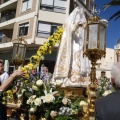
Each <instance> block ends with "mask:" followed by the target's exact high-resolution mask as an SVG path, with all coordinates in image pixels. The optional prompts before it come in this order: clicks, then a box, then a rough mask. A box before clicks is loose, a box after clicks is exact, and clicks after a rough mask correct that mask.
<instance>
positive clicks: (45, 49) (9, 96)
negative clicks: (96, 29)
mask: <svg viewBox="0 0 120 120" xmlns="http://www.w3.org/2000/svg"><path fill="white" fill-rule="evenodd" d="M62 33H63V29H62V26H58V27H57V30H56V31H55V32H54V33H53V35H52V36H50V37H49V38H48V41H46V42H44V44H43V45H42V46H40V47H39V48H38V50H37V52H36V54H35V55H32V56H31V57H30V63H29V64H27V65H25V66H24V67H21V68H20V70H22V71H23V72H24V73H25V76H24V80H22V79H21V78H20V79H21V80H20V83H19V84H20V85H19V87H20V89H19V91H18V92H17V97H18V98H21V97H22V96H23V94H24V91H25V89H27V86H29V84H28V79H29V72H30V70H32V69H34V68H36V67H37V66H38V65H39V63H40V60H41V59H43V56H44V55H45V54H50V53H51V52H52V49H53V47H54V45H55V44H56V43H59V42H60V39H61V36H62ZM14 86H15V85H13V88H14ZM23 89H24V90H23ZM13 99H14V98H13V89H12V90H7V91H6V92H4V93H3V101H4V102H3V103H4V104H5V103H6V102H7V103H8V102H10V100H13Z"/></svg>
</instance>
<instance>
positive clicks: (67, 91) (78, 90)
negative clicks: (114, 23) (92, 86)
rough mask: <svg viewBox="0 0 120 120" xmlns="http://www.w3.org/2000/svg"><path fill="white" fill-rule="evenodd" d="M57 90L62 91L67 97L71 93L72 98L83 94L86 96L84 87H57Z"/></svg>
mask: <svg viewBox="0 0 120 120" xmlns="http://www.w3.org/2000/svg"><path fill="white" fill-rule="evenodd" d="M57 90H58V91H59V92H64V94H65V96H66V97H67V98H69V97H70V96H72V95H73V97H74V98H76V97H78V96H80V95H83V96H84V97H86V87H57Z"/></svg>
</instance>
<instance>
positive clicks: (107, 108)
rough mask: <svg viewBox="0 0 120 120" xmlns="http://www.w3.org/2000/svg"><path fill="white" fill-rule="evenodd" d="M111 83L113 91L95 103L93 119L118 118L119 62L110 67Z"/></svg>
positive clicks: (119, 91)
mask: <svg viewBox="0 0 120 120" xmlns="http://www.w3.org/2000/svg"><path fill="white" fill-rule="evenodd" d="M111 83H112V86H113V87H114V88H115V90H116V91H115V92H113V93H111V94H109V95H107V96H105V97H102V98H100V99H98V100H97V101H96V103H95V120H120V62H118V63H116V64H114V65H113V67H112V69H111Z"/></svg>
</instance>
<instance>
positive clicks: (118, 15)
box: [104, 0, 120, 20]
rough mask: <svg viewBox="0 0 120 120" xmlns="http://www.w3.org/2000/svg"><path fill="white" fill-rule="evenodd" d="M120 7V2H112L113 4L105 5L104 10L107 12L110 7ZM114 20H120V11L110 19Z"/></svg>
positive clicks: (116, 0) (113, 0) (119, 0)
mask: <svg viewBox="0 0 120 120" xmlns="http://www.w3.org/2000/svg"><path fill="white" fill-rule="evenodd" d="M119 5H120V0H112V1H111V2H109V3H106V4H105V5H104V10H106V9H107V8H108V7H109V6H119ZM113 18H114V20H117V19H118V18H120V10H118V11H117V12H116V13H114V14H113V15H112V16H111V17H110V18H109V20H111V19H113Z"/></svg>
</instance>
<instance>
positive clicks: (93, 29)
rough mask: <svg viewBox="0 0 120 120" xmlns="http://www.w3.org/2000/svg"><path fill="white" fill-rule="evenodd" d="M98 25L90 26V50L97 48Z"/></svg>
mask: <svg viewBox="0 0 120 120" xmlns="http://www.w3.org/2000/svg"><path fill="white" fill-rule="evenodd" d="M97 39H98V24H90V25H89V37H88V49H94V48H97Z"/></svg>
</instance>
